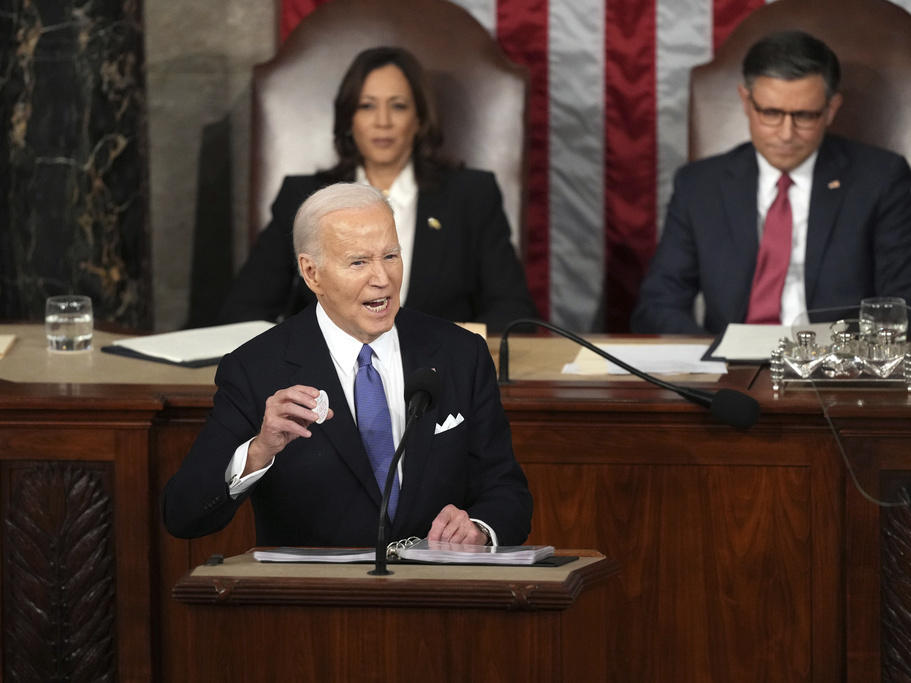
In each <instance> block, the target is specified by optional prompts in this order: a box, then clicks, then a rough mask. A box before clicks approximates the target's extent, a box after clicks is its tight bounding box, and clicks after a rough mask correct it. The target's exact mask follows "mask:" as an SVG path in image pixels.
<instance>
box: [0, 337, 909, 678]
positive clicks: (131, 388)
mask: <svg viewBox="0 0 911 683" xmlns="http://www.w3.org/2000/svg"><path fill="white" fill-rule="evenodd" d="M3 331H4V330H3V326H0V333H2V332H3ZM510 342H511V346H513V347H514V348H518V347H521V346H522V344H519V343H517V342H513V340H512V339H510ZM541 342H543V343H544V344H543V345H545V346H554V347H556V351H555V355H554V356H553V357H554V358H558V357H559V356H560V354H562V353H564V352H565V357H564V358H562V361H564V362H565V361H568V360H571V358H572V357H573V356H574V354H575V349H574V348H572V345H571V344H569V343H568V342H567V343H566V344H564V343H563V342H562V341H561V340H560V341H549V340H546V339H545V340H528V341H527V342H523V343H527V344H528V345H529V346H528V347H527V348H526V350H525V352H524V353H526V360H527V362H528V363H529V364H530V365H531V366H537V365H538V364H539V363H540V359H539V356H538V355H536V354H535V353H534V350H535V348H534V347H535V346H536V345H537V344H539V343H541ZM18 344H19V342H17V346H15V347H13V350H12V352H11V353H10V354H9V355H8V356H7V358H5V359H3V360H0V514H2V520H3V527H2V528H3V535H2V539H0V540H2V544H3V547H2V549H0V550H2V558H3V559H2V564H3V566H2V578H0V590H2V600H3V603H2V604H3V611H2V615H0V619H2V624H0V626H2V634H3V641H2V642H3V645H2V647H3V649H2V653H0V657H2V667H3V672H4V674H6V675H8V676H10V677H12V676H11V672H12V671H14V670H18V669H17V667H20V666H23V665H24V664H23V662H22V660H21V659H20V658H21V657H23V656H25V655H24V654H23V653H36V654H34V655H33V658H34V659H35V660H37V661H39V662H40V663H45V662H48V663H49V662H54V661H57V660H55V659H54V658H55V657H57V658H58V660H60V661H64V660H62V659H61V658H60V653H61V652H63V651H64V649H65V648H64V645H63V643H62V638H63V636H67V637H68V638H69V641H68V642H73V641H74V639H77V638H81V639H82V641H91V642H101V646H100V647H99V648H98V649H97V650H95V651H93V652H95V653H97V655H93V656H95V657H96V659H97V666H98V671H100V672H103V671H108V672H111V671H112V670H113V672H114V674H116V677H118V678H119V680H123V681H132V680H156V681H158V680H162V681H182V680H186V679H187V671H186V670H184V669H181V668H180V664H179V663H178V662H179V661H180V660H179V658H178V657H177V656H176V655H175V651H174V649H173V648H174V644H175V643H176V644H181V645H183V644H184V643H186V641H187V637H188V624H189V622H188V619H189V617H188V613H187V610H186V606H185V605H183V604H181V603H179V602H176V601H174V600H171V599H170V598H169V597H168V596H169V595H170V591H171V588H172V587H173V586H174V585H175V583H176V582H177V581H178V580H179V579H180V578H181V577H182V576H183V575H184V574H186V572H187V571H189V570H190V569H192V568H193V567H196V566H197V565H199V564H201V563H203V562H204V561H205V559H206V558H207V557H208V556H209V555H210V554H212V553H222V554H224V555H226V556H228V555H236V554H240V553H243V552H245V551H246V550H247V549H249V548H250V547H251V546H253V545H254V535H253V527H252V516H251V515H250V513H249V509H245V510H244V511H243V512H242V513H241V514H240V515H239V516H238V518H236V519H235V520H234V521H233V522H232V523H231V524H230V525H229V527H228V528H227V529H225V530H224V531H222V532H220V533H219V534H215V535H213V536H210V537H207V538H204V539H198V540H194V541H180V540H177V539H174V538H171V537H170V536H168V535H167V534H166V533H165V532H164V530H163V528H162V526H161V523H160V521H159V507H158V497H159V494H160V491H161V489H162V487H163V486H164V483H165V482H166V481H167V479H168V478H169V477H170V475H171V474H172V473H173V472H174V470H176V468H177V466H178V464H179V463H180V461H181V459H182V458H183V455H184V453H186V451H187V449H188V448H189V446H190V444H191V443H192V441H193V439H194V438H195V436H196V434H197V433H198V431H199V429H200V427H201V425H202V423H203V421H204V419H205V416H206V414H207V412H208V410H209V408H210V406H211V395H212V391H213V388H212V386H211V384H207V383H193V382H192V381H189V380H188V381H187V382H186V383H181V381H180V379H179V378H178V379H177V380H175V379H173V378H170V377H169V378H168V379H167V380H166V381H164V382H162V383H151V382H149V383H145V384H123V383H119V384H78V383H71V382H55V381H52V378H51V377H48V376H42V375H41V374H40V373H37V374H36V376H35V377H33V378H32V380H33V381H32V382H29V383H24V382H18V383H9V382H6V383H4V382H3V381H2V379H3V377H4V372H5V370H4V368H7V367H10V366H8V365H7V364H9V363H10V362H12V363H13V364H17V363H19V362H20V361H21V359H20V360H17V351H18V349H20V348H21V347H19V346H18ZM561 349H562V350H561ZM39 355H40V354H39ZM521 355H522V352H519V351H517V352H516V355H514V356H513V360H512V368H511V369H512V376H513V378H514V379H516V380H518V381H516V382H515V383H514V384H512V385H509V386H506V387H503V388H502V396H503V402H504V405H505V407H506V410H507V412H508V415H509V418H510V422H511V425H512V430H513V442H514V445H515V450H516V455H517V457H518V459H519V461H520V463H521V464H522V466H523V468H524V470H525V472H526V474H527V475H528V478H529V483H530V487H531V490H532V493H533V494H534V497H535V515H534V519H533V529H532V535H531V537H530V539H529V541H530V542H532V543H558V544H560V545H561V546H567V547H580V548H585V547H589V548H598V549H599V550H601V551H602V552H604V553H605V554H606V555H607V556H609V557H612V558H616V559H617V560H618V561H619V562H620V565H621V571H620V573H619V575H618V576H617V577H614V578H612V579H610V580H609V581H608V582H607V590H608V596H609V602H610V605H611V613H612V614H614V613H615V610H619V612H620V613H622V615H623V617H622V619H620V620H619V621H612V622H610V623H609V628H608V629H607V635H606V637H607V646H608V652H609V653H610V655H611V657H610V661H609V663H608V680H612V681H622V682H624V683H625V682H628V681H637V682H638V681H660V682H661V683H664V682H666V681H676V680H680V681H700V682H701V681H754V680H755V681H761V680H764V681H819V682H820V683H829V682H830V681H834V680H848V681H875V680H881V679H882V680H903V679H906V678H908V677H909V676H911V672H909V671H908V663H907V662H908V660H907V659H902V657H903V656H905V655H904V653H905V652H906V651H907V650H904V651H903V650H902V648H907V643H909V642H911V616H909V615H911V583H909V578H908V577H911V553H909V552H908V551H907V548H909V547H911V511H909V510H908V508H906V507H885V508H883V507H878V506H877V505H875V504H873V503H871V502H869V501H868V500H867V499H866V498H865V497H864V496H863V495H862V494H861V493H860V492H859V490H858V488H857V487H856V486H855V484H854V481H853V479H852V477H851V475H850V473H849V470H848V468H847V467H846V462H847V463H849V464H850V466H851V468H852V471H853V473H854V475H855V476H856V477H857V480H858V481H859V482H860V483H861V484H862V485H863V487H864V489H865V490H866V491H867V492H868V493H870V494H872V495H873V496H876V497H880V498H885V499H888V500H897V499H898V498H899V495H900V491H902V490H905V489H906V488H907V487H908V486H909V483H911V449H909V448H908V445H909V443H911V421H909V417H911V401H909V398H908V396H907V394H906V393H905V392H903V391H895V390H890V391H884V392H876V391H845V390H838V391H833V390H829V391H824V392H822V393H821V395H820V396H819V397H817V396H816V394H815V393H814V392H812V391H789V392H788V393H786V394H784V395H782V396H775V395H773V394H772V392H771V389H770V384H769V381H768V377H767V374H766V372H765V371H761V372H760V371H758V370H757V369H756V368H736V369H735V370H734V371H733V372H731V373H729V374H728V375H725V376H723V377H722V378H721V379H720V380H719V382H718V384H720V385H724V386H728V387H732V388H739V389H742V390H745V391H748V392H749V393H751V394H752V395H753V396H755V397H756V398H757V399H758V400H759V401H760V403H761V405H762V410H763V414H762V417H761V418H760V421H759V423H758V424H756V425H755V426H754V427H753V428H752V429H750V430H749V431H747V432H738V431H736V430H734V429H732V428H730V427H726V426H724V425H720V424H718V423H716V422H714V421H713V419H712V418H711V417H710V416H709V415H707V414H706V413H705V412H704V411H703V410H702V409H701V408H698V407H696V406H692V405H690V404H688V403H686V402H685V401H683V400H682V399H680V398H679V397H677V396H676V395H674V394H671V393H669V392H666V391H662V390H658V389H654V388H652V387H650V386H648V385H645V384H642V383H640V382H639V381H622V380H619V381H615V380H613V379H605V378H599V381H582V382H580V381H572V380H559V379H551V380H528V379H523V368H522V362H520V356H521ZM547 355H548V356H550V353H548V354H547ZM117 360H120V361H123V362H125V363H138V364H141V365H143V367H144V371H146V370H147V369H148V368H149V367H150V366H151V367H156V368H157V367H158V366H157V364H147V363H144V362H143V361H133V360H130V359H117ZM550 362H552V361H551V360H548V361H547V363H550ZM547 363H545V365H547ZM167 367H168V366H162V368H167ZM174 370H180V369H174ZM544 371H547V372H550V371H552V370H549V369H548V368H547V367H545V368H544ZM161 372H162V374H165V371H164V369H162V371H161ZM181 372H191V371H182V370H181ZM532 372H533V373H536V372H538V369H535V368H533V370H532ZM103 379H106V380H108V381H113V380H115V379H116V380H117V381H123V378H119V379H118V378H103ZM700 386H705V387H710V386H715V385H712V384H701V385H700ZM820 400H821V403H820ZM821 405H824V406H825V407H826V410H827V411H828V413H829V415H830V417H831V419H832V421H833V424H834V426H835V429H836V431H837V433H838V435H839V438H840V439H841V441H842V443H843V445H844V448H845V454H846V458H843V457H842V455H841V454H840V452H839V450H838V448H837V447H836V442H835V439H834V437H833V435H832V432H831V431H830V428H829V425H828V424H827V422H826V420H825V418H824V416H823V411H822V408H821ZM24 534H26V535H27V536H23V535H24ZM82 539H90V542H85V543H80V542H79V541H80V540H82ZM51 557H53V558H56V560H55V561H57V562H58V565H56V566H57V567H63V568H64V569H59V570H58V569H53V571H52V568H51V565H50V563H49V562H48V559H47V558H51ZM85 567H89V568H93V569H94V570H95V571H93V572H88V574H91V576H83V575H82V574H79V577H80V580H82V581H84V583H80V584H78V589H79V592H78V593H77V594H78V595H79V596H81V599H80V600H79V601H77V603H78V604H77V603H72V602H68V603H67V604H66V605H63V604H57V603H54V600H55V599H56V597H55V596H57V595H59V594H61V593H60V592H59V591H62V592H63V594H66V593H65V591H66V590H67V589H68V587H69V586H70V584H68V583H67V581H68V580H69V579H70V577H71V576H72V575H73V574H75V573H77V572H76V569H77V568H85ZM86 585H92V586H95V587H96V588H97V590H95V591H94V592H86V591H85V590H84V589H83V587H84V586H86ZM41 587H46V589H45V590H44V594H43V595H41V596H40V597H42V599H44V600H45V601H46V605H48V606H49V607H47V610H49V611H46V612H42V614H48V615H50V616H48V619H49V620H50V621H56V622H60V621H61V620H62V619H63V618H64V617H67V618H68V619H70V620H69V621H67V622H66V623H67V624H68V625H69V626H70V630H71V631H72V632H71V633H65V632H64V631H60V634H61V635H60V638H61V640H58V641H54V642H50V643H49V644H47V645H43V644H42V643H38V644H37V645H35V647H34V648H32V649H29V648H25V649H23V648H22V647H20V645H21V643H22V642H23V639H24V638H25V637H26V634H24V633H20V631H19V626H18V625H17V622H19V620H20V619H22V618H23V616H22V614H23V610H26V609H27V607H28V606H29V602H28V601H30V600H32V599H33V594H32V593H31V592H29V591H36V590H39V589H40V588H41ZM54 591H58V592H57V593H55V592H54ZM41 604H42V605H44V603H41ZM74 605H75V606H78V607H79V608H80V611H78V613H76V612H74V614H75V615H76V616H79V615H81V616H82V621H79V620H78V619H77V620H73V618H71V616H70V615H68V614H67V613H66V611H67V610H71V611H72V610H74V609H75V607H74ZM94 615H104V618H103V620H102V621H100V622H98V623H96V621H93V620H92V619H91V618H90V617H92V616H94ZM39 616H40V615H33V617H32V618H34V619H38V618H39ZM77 627H78V628H77ZM105 636H106V638H107V639H106V640H105V639H104V637H105ZM82 641H80V642H82ZM94 661H95V660H90V661H88V662H86V661H83V662H82V663H83V664H85V665H88V664H91V663H93V662H94ZM112 667H113V669H112Z"/></svg>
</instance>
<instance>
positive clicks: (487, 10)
mask: <svg viewBox="0 0 911 683" xmlns="http://www.w3.org/2000/svg"><path fill="white" fill-rule="evenodd" d="M452 1H453V3H454V4H456V5H458V6H459V7H461V8H462V9H464V10H466V11H467V12H468V13H469V14H470V15H471V16H473V17H474V18H475V19H477V20H478V23H479V24H481V26H483V27H484V28H486V29H487V32H488V33H489V34H490V35H492V36H496V35H497V0H452Z"/></svg>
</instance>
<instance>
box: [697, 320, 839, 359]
mask: <svg viewBox="0 0 911 683" xmlns="http://www.w3.org/2000/svg"><path fill="white" fill-rule="evenodd" d="M830 326H831V323H810V324H806V325H800V327H799V328H798V329H801V330H813V331H814V332H816V337H817V339H828V338H829V333H830V331H829V327H830ZM791 335H792V328H791V326H790V325H746V324H743V323H729V324H728V326H727V327H726V328H725V330H724V333H723V334H721V335H720V336H719V337H718V339H717V340H716V341H715V343H714V344H713V345H712V347H711V348H710V349H709V351H708V353H707V354H706V359H707V360H709V359H711V360H724V361H728V362H739V363H765V362H767V361H768V360H769V356H771V355H772V351H774V350H775V349H776V348H778V340H779V339H781V338H782V337H787V338H791Z"/></svg>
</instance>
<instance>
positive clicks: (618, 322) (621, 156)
mask: <svg viewBox="0 0 911 683" xmlns="http://www.w3.org/2000/svg"><path fill="white" fill-rule="evenodd" d="M655 21H656V20H655V2H654V0H629V1H627V2H607V3H605V22H604V45H605V55H604V56H605V59H604V81H605V82H604V119H605V125H604V128H605V133H604V143H605V150H604V164H605V169H604V222H605V227H604V230H605V235H604V239H605V244H604V249H605V284H604V294H603V296H604V301H602V302H601V309H602V310H603V311H604V312H605V325H606V329H607V330H608V331H610V332H626V331H628V330H629V317H630V313H631V312H632V309H633V306H634V305H635V303H636V296H637V295H638V292H639V283H640V281H641V280H642V277H643V276H644V274H645V271H646V268H647V267H648V262H649V259H650V258H651V255H652V252H653V251H654V248H655V243H656V239H657V229H656V226H657V222H656V217H655V214H656V209H655V204H656V202H657V199H656V193H657V190H656V187H655V178H656V177H657V166H658V161H657V128H656V126H657V105H656V95H655V79H656V76H655V49H656V45H655V43H656V38H655V30H656V27H655Z"/></svg>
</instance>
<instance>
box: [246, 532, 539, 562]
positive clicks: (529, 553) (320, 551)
mask: <svg viewBox="0 0 911 683" xmlns="http://www.w3.org/2000/svg"><path fill="white" fill-rule="evenodd" d="M389 546H390V549H391V554H390V557H389V559H390V560H392V561H395V560H396V559H399V560H409V561H411V562H428V563H431V564H503V565H526V564H535V563H536V562H539V561H540V560H543V559H546V558H548V557H550V556H551V555H553V554H554V547H553V546H552V545H511V546H505V545H500V546H489V545H465V544H460V543H443V542H441V541H428V540H427V539H426V538H425V539H423V540H419V539H417V538H413V539H409V540H404V541H399V542H398V543H390V544H389ZM253 559H254V560H256V561H257V562H373V561H374V560H375V559H376V549H375V548H288V547H282V548H272V549H260V550H254V551H253Z"/></svg>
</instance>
